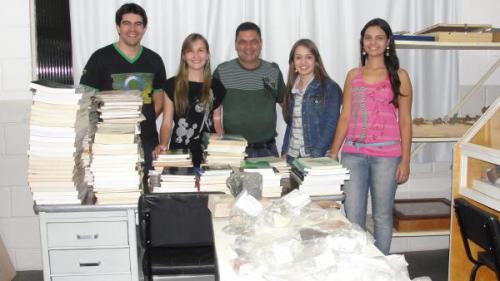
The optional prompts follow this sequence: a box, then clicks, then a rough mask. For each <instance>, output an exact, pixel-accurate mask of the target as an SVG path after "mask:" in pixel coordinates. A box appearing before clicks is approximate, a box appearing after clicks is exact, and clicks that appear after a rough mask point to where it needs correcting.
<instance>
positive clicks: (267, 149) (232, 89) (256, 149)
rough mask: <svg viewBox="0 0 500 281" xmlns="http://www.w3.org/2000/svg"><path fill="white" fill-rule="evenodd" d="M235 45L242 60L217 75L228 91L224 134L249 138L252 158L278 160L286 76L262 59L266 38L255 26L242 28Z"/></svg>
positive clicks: (219, 69)
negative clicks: (280, 110)
mask: <svg viewBox="0 0 500 281" xmlns="http://www.w3.org/2000/svg"><path fill="white" fill-rule="evenodd" d="M235 45H236V52H237V53H238V58H235V59H233V60H230V61H227V62H224V63H222V64H220V65H219V66H218V67H217V69H216V70H215V72H214V77H215V78H217V79H219V80H220V81H221V82H222V84H224V87H225V88H226V96H225V97H224V101H223V103H222V110H223V125H224V133H226V134H238V135H242V136H243V137H245V139H246V140H247V141H248V147H247V149H246V153H247V154H248V157H264V156H277V157H278V156H279V154H278V150H277V149H276V141H275V137H276V103H281V102H282V100H283V92H284V91H285V83H284V81H283V75H282V74H281V71H280V69H279V67H278V65H277V64H276V63H270V62H267V61H264V60H262V59H260V58H259V56H260V52H261V50H262V37H261V32H260V28H259V27H258V26H257V25H256V24H255V23H253V22H244V23H242V24H240V25H239V26H238V28H237V29H236V41H235Z"/></svg>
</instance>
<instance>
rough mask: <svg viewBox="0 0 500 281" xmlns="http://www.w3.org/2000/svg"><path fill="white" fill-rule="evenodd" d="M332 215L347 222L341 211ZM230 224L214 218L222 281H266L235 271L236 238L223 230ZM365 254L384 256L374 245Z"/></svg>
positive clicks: (227, 219) (223, 219) (226, 219)
mask: <svg viewBox="0 0 500 281" xmlns="http://www.w3.org/2000/svg"><path fill="white" fill-rule="evenodd" d="M332 215H333V216H332V217H333V218H334V219H339V220H343V221H347V219H346V218H345V216H344V215H342V213H341V212H340V210H334V211H332ZM228 224H229V218H212V225H213V229H214V241H215V250H216V254H217V263H218V268H219V278H220V281H265V279H263V278H262V277H259V276H244V277H242V276H238V275H237V273H235V271H234V270H233V268H232V264H231V260H232V259H233V258H235V257H236V253H235V252H234V251H233V250H232V248H231V244H232V243H233V242H234V240H235V238H236V236H235V235H229V234H227V233H225V232H224V231H223V230H222V229H223V228H224V226H226V225H228ZM363 254H364V255H365V256H367V257H374V256H382V255H383V254H382V253H381V252H380V251H379V250H378V249H377V247H375V245H373V244H372V245H370V246H369V247H367V248H365V251H364V253H363Z"/></svg>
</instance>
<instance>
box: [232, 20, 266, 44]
mask: <svg viewBox="0 0 500 281" xmlns="http://www.w3.org/2000/svg"><path fill="white" fill-rule="evenodd" d="M248 30H255V32H257V35H258V36H259V39H262V36H261V34H260V27H259V26H258V25H256V24H255V23H253V22H251V21H246V22H244V23H242V24H240V25H238V28H236V37H235V40H236V39H237V38H238V34H239V33H240V31H248Z"/></svg>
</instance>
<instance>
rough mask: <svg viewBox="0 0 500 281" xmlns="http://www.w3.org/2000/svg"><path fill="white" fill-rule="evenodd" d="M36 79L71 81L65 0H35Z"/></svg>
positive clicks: (71, 72)
mask: <svg viewBox="0 0 500 281" xmlns="http://www.w3.org/2000/svg"><path fill="white" fill-rule="evenodd" d="M35 19H36V20H35V22H36V33H35V34H36V56H37V69H36V71H37V76H38V78H37V79H38V80H51V81H54V82H59V83H63V84H69V85H72V84H73V81H74V80H73V60H72V46H71V20H70V12H69V0H35Z"/></svg>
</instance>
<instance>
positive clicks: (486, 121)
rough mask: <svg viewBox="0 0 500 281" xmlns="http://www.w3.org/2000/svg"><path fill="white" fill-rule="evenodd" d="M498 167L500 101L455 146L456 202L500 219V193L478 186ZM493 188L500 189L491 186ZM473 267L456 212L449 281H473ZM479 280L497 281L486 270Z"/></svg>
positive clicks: (480, 274)
mask: <svg viewBox="0 0 500 281" xmlns="http://www.w3.org/2000/svg"><path fill="white" fill-rule="evenodd" d="M497 165H500V98H498V99H497V100H496V101H495V102H494V103H493V104H492V105H491V106H490V108H489V109H488V110H487V111H486V112H485V113H484V114H483V116H481V118H480V119H479V120H478V121H477V122H476V123H475V124H474V125H473V126H472V127H471V129H470V130H468V131H467V133H465V135H464V136H463V137H462V139H461V140H460V141H459V142H458V143H457V144H456V145H455V151H454V160H453V198H459V197H463V198H465V199H466V200H468V201H469V202H470V203H471V204H473V205H475V206H477V207H479V208H481V209H483V210H486V211H488V212H490V213H493V214H496V215H497V216H499V217H500V198H499V197H497V193H498V192H495V191H496V190H495V189H492V190H489V189H481V188H477V182H478V181H484V174H485V171H486V169H488V168H492V167H496V166H497ZM490 188H498V187H496V186H495V185H494V184H491V186H490ZM499 190H500V189H499ZM474 246H475V245H474ZM478 250H479V247H472V252H473V255H474V256H475V255H476V254H477V252H478ZM472 266H473V264H472V263H471V262H470V261H469V260H468V258H467V256H466V254H465V249H464V245H463V241H462V237H461V235H460V229H459V226H458V222H457V219H456V214H455V212H454V211H452V222H451V240H450V264H449V280H453V281H461V280H469V275H470V272H471V270H472ZM476 280H477V281H481V280H482V281H486V280H496V275H495V273H494V272H493V271H491V270H490V269H489V268H487V267H486V266H482V267H481V268H480V269H479V271H478V273H477V276H476Z"/></svg>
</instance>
